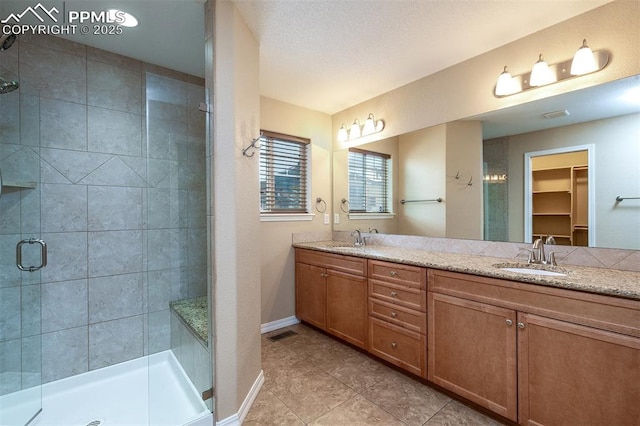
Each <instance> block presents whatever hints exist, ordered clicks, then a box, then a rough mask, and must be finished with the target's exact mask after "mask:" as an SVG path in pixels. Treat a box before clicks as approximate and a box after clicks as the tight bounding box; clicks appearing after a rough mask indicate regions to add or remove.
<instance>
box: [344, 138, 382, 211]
mask: <svg viewBox="0 0 640 426" xmlns="http://www.w3.org/2000/svg"><path fill="white" fill-rule="evenodd" d="M390 164H391V156H390V155H388V154H381V153H378V152H371V151H365V150H362V149H357V148H349V207H350V208H349V211H350V212H353V213H390V203H389V195H390V191H389V187H390V183H389V178H390V171H389V169H390V167H391V165H390Z"/></svg>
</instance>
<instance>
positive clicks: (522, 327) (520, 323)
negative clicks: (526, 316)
mask: <svg viewBox="0 0 640 426" xmlns="http://www.w3.org/2000/svg"><path fill="white" fill-rule="evenodd" d="M518 328H519V329H521V330H522V329H524V323H523V322H519V323H518Z"/></svg>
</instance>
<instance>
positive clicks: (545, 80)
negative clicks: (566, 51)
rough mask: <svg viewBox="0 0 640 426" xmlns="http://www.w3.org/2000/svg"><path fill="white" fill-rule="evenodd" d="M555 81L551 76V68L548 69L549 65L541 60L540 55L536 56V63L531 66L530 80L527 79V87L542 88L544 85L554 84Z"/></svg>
mask: <svg viewBox="0 0 640 426" xmlns="http://www.w3.org/2000/svg"><path fill="white" fill-rule="evenodd" d="M556 80H557V79H556V77H555V76H554V75H553V72H552V71H551V68H549V64H547V62H546V61H545V60H544V59H542V53H541V54H540V56H538V62H536V63H535V64H533V69H532V70H531V78H530V79H529V85H531V86H544V85H545V84H550V83H553V82H555V81H556Z"/></svg>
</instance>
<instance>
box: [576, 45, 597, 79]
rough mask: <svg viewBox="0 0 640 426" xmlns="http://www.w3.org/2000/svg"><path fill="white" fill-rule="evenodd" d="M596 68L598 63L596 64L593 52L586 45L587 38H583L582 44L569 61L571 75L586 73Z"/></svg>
mask: <svg viewBox="0 0 640 426" xmlns="http://www.w3.org/2000/svg"><path fill="white" fill-rule="evenodd" d="M597 69H598V65H596V60H595V58H594V57H593V52H592V51H591V49H590V48H589V46H587V39H586V38H585V39H583V40H582V46H581V47H580V49H578V51H577V52H576V54H575V55H574V56H573V61H571V75H582V74H588V73H590V72H594V71H595V70H597Z"/></svg>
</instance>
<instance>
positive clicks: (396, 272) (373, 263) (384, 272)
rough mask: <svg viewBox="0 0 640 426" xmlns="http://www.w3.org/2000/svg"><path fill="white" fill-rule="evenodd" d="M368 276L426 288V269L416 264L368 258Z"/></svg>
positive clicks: (422, 288)
mask: <svg viewBox="0 0 640 426" xmlns="http://www.w3.org/2000/svg"><path fill="white" fill-rule="evenodd" d="M369 278H374V279H377V280H383V281H387V282H390V283H395V284H400V285H403V286H409V287H415V288H418V289H421V290H425V289H426V288H427V270H426V269H425V268H420V267H418V266H410V265H401V264H398V263H391V262H383V261H380V260H369Z"/></svg>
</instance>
